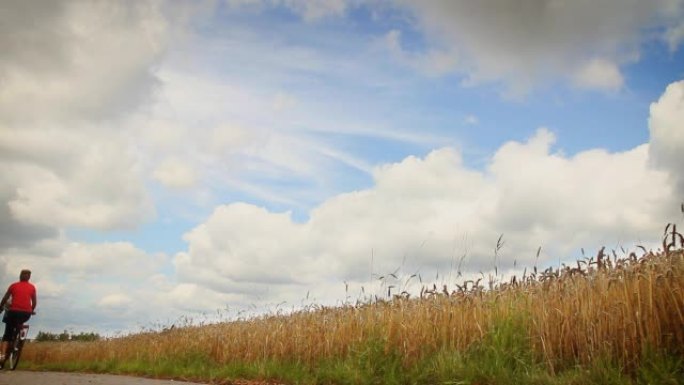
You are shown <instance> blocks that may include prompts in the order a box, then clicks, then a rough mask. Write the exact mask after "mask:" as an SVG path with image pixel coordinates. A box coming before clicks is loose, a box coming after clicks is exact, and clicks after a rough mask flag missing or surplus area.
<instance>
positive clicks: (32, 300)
mask: <svg viewBox="0 0 684 385" xmlns="http://www.w3.org/2000/svg"><path fill="white" fill-rule="evenodd" d="M29 279H31V270H26V269H24V270H22V271H21V273H20V274H19V282H15V283H13V284H11V285H10V286H9V288H7V292H6V293H5V296H4V297H2V301H1V302H0V311H2V310H3V309H4V308H5V305H6V304H7V303H8V301H9V300H10V297H11V298H12V303H11V305H9V308H8V309H7V312H6V313H5V317H3V319H2V321H3V322H4V323H5V334H4V335H3V336H2V344H1V345H0V363H2V362H4V361H5V357H7V354H8V350H9V341H13V340H14V339H15V338H16V336H17V333H18V332H19V327H20V326H21V325H22V324H23V323H24V322H26V321H28V320H29V318H31V315H32V314H35V310H36V305H37V303H38V302H37V300H36V287H35V286H33V285H32V284H31V283H29Z"/></svg>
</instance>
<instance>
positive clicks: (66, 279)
mask: <svg viewBox="0 0 684 385" xmlns="http://www.w3.org/2000/svg"><path fill="white" fill-rule="evenodd" d="M682 151H684V0H599V1H586V0H514V1H511V0H488V1H478V2H473V1H467V0H422V1H419V2H418V1H407V0H367V1H361V0H317V1H313V0H222V1H220V0H215V1H148V0H140V1H135V2H133V1H53V0H50V1H19V0H18V1H14V0H7V1H3V2H2V4H0V170H1V172H0V284H1V285H9V284H10V283H12V282H14V281H16V280H17V279H18V275H19V271H20V270H21V269H23V268H29V269H31V270H32V271H33V277H32V282H33V283H34V284H35V285H36V287H37V290H38V302H39V303H38V309H37V313H38V314H37V315H36V316H34V318H32V320H31V321H30V323H31V325H32V328H33V330H42V331H50V332H61V331H62V330H68V331H72V332H75V333H76V332H90V331H95V332H99V333H103V334H106V335H120V334H125V333H130V332H136V331H139V330H149V329H155V328H157V329H158V328H161V327H165V326H169V325H172V324H176V323H179V322H187V320H191V321H190V322H213V321H215V320H230V319H235V318H239V317H249V316H252V315H258V314H263V313H265V312H266V313H273V312H276V313H278V312H287V311H292V310H296V309H300V308H302V307H304V308H307V307H311V306H336V305H342V304H346V303H353V302H355V301H358V300H365V299H368V298H373V297H374V296H377V297H379V298H384V297H386V296H387V293H388V292H389V293H390V294H392V293H398V292H399V291H401V290H407V291H410V292H412V293H414V294H415V293H417V291H418V290H419V289H420V287H421V286H423V285H432V284H437V285H439V286H442V285H447V286H449V287H452V288H453V287H455V286H454V285H455V284H456V283H460V282H461V281H462V280H464V279H467V278H469V277H494V279H499V280H503V279H505V277H507V276H510V275H511V274H519V273H521V272H522V271H524V269H525V268H527V269H531V268H532V267H533V266H539V267H540V268H546V267H549V266H552V267H559V266H562V265H563V264H574V261H575V260H577V259H581V258H583V257H585V256H586V257H589V256H594V255H596V253H597V252H598V250H599V249H600V248H601V247H604V246H605V247H606V250H607V251H609V252H612V250H615V252H616V253H617V254H618V255H624V253H625V252H629V251H633V250H637V246H643V247H646V248H649V249H654V250H655V249H657V248H658V247H659V246H658V245H659V243H660V241H661V239H662V238H661V237H662V233H663V230H664V228H665V226H666V225H667V224H668V223H675V224H679V226H680V227H681V226H684V223H683V222H684V213H683V212H682V209H681V204H682V203H684V171H683V170H684V167H683V166H684V161H682V159H683V158H682V156H681V155H680V154H682ZM497 245H498V246H497ZM183 320H185V321H183Z"/></svg>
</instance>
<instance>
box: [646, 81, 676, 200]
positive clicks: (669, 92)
mask: <svg viewBox="0 0 684 385" xmlns="http://www.w3.org/2000/svg"><path fill="white" fill-rule="evenodd" d="M650 113H651V114H650V117H649V120H648V127H649V130H650V133H651V147H650V148H649V157H650V159H651V161H652V162H653V163H654V164H655V165H656V166H657V167H660V168H662V169H664V170H667V171H668V172H669V173H670V175H671V177H672V178H673V179H675V180H677V181H678V182H679V184H680V193H684V168H683V165H684V161H682V159H683V157H682V149H684V123H683V122H684V81H679V82H676V83H672V84H670V85H669V86H668V87H667V89H666V90H665V93H664V94H663V95H662V96H661V97H660V99H658V101H657V102H655V103H652V104H651V108H650Z"/></svg>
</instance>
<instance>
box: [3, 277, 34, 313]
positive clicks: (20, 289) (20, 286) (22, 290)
mask: <svg viewBox="0 0 684 385" xmlns="http://www.w3.org/2000/svg"><path fill="white" fill-rule="evenodd" d="M7 291H9V292H10V294H11V295H12V305H10V308H9V309H10V310H13V311H23V312H27V313H31V312H32V311H33V306H32V305H33V298H35V296H36V287H35V286H33V285H32V284H30V283H28V282H24V281H19V282H15V283H13V284H11V285H10V287H9V289H7Z"/></svg>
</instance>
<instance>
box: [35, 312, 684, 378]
mask: <svg viewBox="0 0 684 385" xmlns="http://www.w3.org/2000/svg"><path fill="white" fill-rule="evenodd" d="M524 322H525V320H524V319H523V318H522V317H520V318H519V319H505V320H500V321H499V322H496V323H494V325H493V326H492V327H491V328H490V330H489V331H488V332H487V333H486V334H485V336H484V338H483V339H482V340H481V341H480V342H478V343H475V344H473V345H472V346H471V347H470V348H469V349H467V350H466V351H464V352H459V351H453V350H448V349H443V350H441V351H438V352H436V353H434V354H432V355H430V356H428V357H426V358H424V359H422V360H421V361H419V362H417V363H414V364H412V365H405V364H404V363H403V362H402V357H401V356H400V354H398V352H396V351H393V350H391V349H389V350H388V349H387V348H386V346H387V344H386V341H385V340H384V339H383V338H382V337H381V336H372V337H370V338H368V339H367V340H366V341H364V342H362V343H360V344H358V345H357V346H355V347H354V348H353V349H351V350H350V352H349V353H348V355H347V356H346V357H344V358H341V359H337V360H327V361H320V362H318V363H316V364H315V365H306V364H303V363H298V362H294V361H293V362H276V361H262V362H257V363H240V362H233V363H229V364H219V363H216V362H215V361H213V360H212V359H210V358H209V357H208V356H207V355H205V354H198V353H187V354H184V355H180V356H176V357H162V358H159V359H149V358H139V359H137V360H133V361H113V360H110V361H102V362H76V363H71V364H69V365H60V366H58V365H51V364H44V365H40V366H38V365H32V364H31V363H30V362H23V363H22V367H24V368H29V369H35V370H63V371H88V372H98V373H114V374H134V375H142V376H149V377H156V378H175V379H185V380H203V381H213V382H214V383H229V382H228V380H230V379H253V380H277V381H280V382H283V383H286V384H302V385H304V384H307V385H313V384H317V385H319V384H320V385H380V384H382V385H428V384H429V385H466V384H477V385H509V384H511V385H518V384H519V385H546V384H548V385H592V384H596V385H642V384H643V385H650V384H653V385H656V384H658V385H660V384H663V385H679V384H684V361H683V360H682V358H681V357H679V356H677V355H668V354H665V353H663V352H654V351H652V350H647V351H645V352H644V353H643V357H644V359H643V362H644V364H643V365H642V366H641V367H640V368H638V369H637V370H636V371H635V372H634V373H631V374H628V373H627V371H626V370H624V368H621V367H619V366H617V365H616V364H615V363H614V362H613V360H611V359H610V358H609V357H608V356H606V357H605V358H599V359H596V360H593V361H592V363H591V366H584V367H580V366H578V365H577V364H576V363H565V365H562V366H561V367H563V368H564V369H562V370H556V372H555V373H552V372H551V370H550V369H549V367H548V365H547V364H546V363H545V362H544V361H543V359H542V358H541V357H538V356H536V355H535V353H534V350H533V348H532V346H531V344H530V339H529V336H528V335H526V333H525V332H524V331H525V330H526V329H525V328H524V327H523V325H524Z"/></svg>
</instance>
